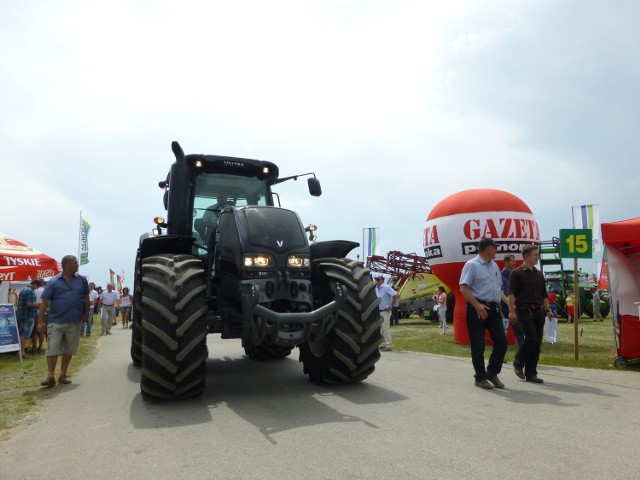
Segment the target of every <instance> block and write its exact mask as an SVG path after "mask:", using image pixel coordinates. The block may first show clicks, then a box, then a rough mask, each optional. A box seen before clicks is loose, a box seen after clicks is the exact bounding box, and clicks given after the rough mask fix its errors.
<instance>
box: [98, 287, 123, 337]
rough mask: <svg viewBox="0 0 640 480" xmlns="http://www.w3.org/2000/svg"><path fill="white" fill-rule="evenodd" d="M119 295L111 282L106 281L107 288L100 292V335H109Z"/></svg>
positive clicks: (114, 319) (113, 323)
mask: <svg viewBox="0 0 640 480" xmlns="http://www.w3.org/2000/svg"><path fill="white" fill-rule="evenodd" d="M119 301H120V295H118V292H116V291H115V290H114V289H113V283H107V289H106V290H105V291H103V292H102V293H101V294H100V305H101V307H102V308H101V310H100V323H101V324H102V335H111V327H112V326H113V325H115V324H116V303H118V302H119Z"/></svg>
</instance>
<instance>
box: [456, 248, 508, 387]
mask: <svg viewBox="0 0 640 480" xmlns="http://www.w3.org/2000/svg"><path fill="white" fill-rule="evenodd" d="M497 246H498V244H497V243H496V242H495V241H494V240H493V239H492V238H483V239H481V240H480V243H479V244H478V255H477V256H476V257H474V258H472V259H471V260H469V261H467V263H465V264H464V267H463V268H462V274H461V275H460V293H462V296H463V297H464V298H465V300H466V301H467V330H468V332H469V341H470V344H471V361H472V363H473V368H474V370H475V385H476V387H480V388H484V389H493V388H494V387H495V388H504V383H502V382H501V381H500V379H499V378H498V374H499V373H500V371H501V370H502V362H503V361H504V355H505V353H507V338H506V336H505V333H504V324H503V323H502V309H501V306H500V300H503V301H504V302H505V303H506V302H507V301H508V300H507V297H505V296H504V293H503V292H502V275H501V273H500V268H498V264H496V262H494V261H493V259H494V258H496V251H497ZM485 330H488V331H489V334H490V335H491V340H492V341H493V349H492V351H491V356H490V357H489V364H488V365H487V366H486V367H485V363H484V349H485V346H484V333H485Z"/></svg>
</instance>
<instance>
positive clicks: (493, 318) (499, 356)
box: [467, 303, 507, 380]
mask: <svg viewBox="0 0 640 480" xmlns="http://www.w3.org/2000/svg"><path fill="white" fill-rule="evenodd" d="M485 330H489V335H491V340H492V341H493V349H492V351H491V356H490V357H489V364H488V365H487V366H486V368H485V365H484V332H485ZM467 331H468V332H469V341H470V343H471V362H472V363H473V369H474V370H475V372H476V373H475V378H476V380H483V379H486V378H491V377H494V376H496V375H498V374H499V373H500V372H501V371H502V362H503V361H504V356H505V354H506V353H507V337H506V336H505V334H504V324H503V323H502V310H501V309H500V307H499V306H496V307H493V308H491V309H489V310H488V311H487V318H485V319H482V318H479V317H478V314H477V313H476V309H475V308H473V306H472V305H471V304H469V303H467Z"/></svg>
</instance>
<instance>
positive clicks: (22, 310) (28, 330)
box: [16, 280, 40, 357]
mask: <svg viewBox="0 0 640 480" xmlns="http://www.w3.org/2000/svg"><path fill="white" fill-rule="evenodd" d="M36 288H38V280H32V281H31V283H30V284H29V286H28V287H25V288H23V289H22V291H21V292H20V294H19V295H18V311H17V312H16V319H17V320H18V326H19V327H20V346H21V348H22V356H23V357H28V356H29V355H28V354H27V342H28V341H29V339H30V338H31V336H32V334H33V327H35V324H36V319H37V318H38V307H39V306H40V303H38V301H37V300H36V294H35V292H34V290H35V289H36ZM31 348H32V349H33V350H34V351H35V348H36V346H35V344H34V343H33V342H32V345H31Z"/></svg>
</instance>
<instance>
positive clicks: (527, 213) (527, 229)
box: [423, 189, 540, 344]
mask: <svg viewBox="0 0 640 480" xmlns="http://www.w3.org/2000/svg"><path fill="white" fill-rule="evenodd" d="M483 237H491V238H493V239H494V240H495V241H496V243H497V244H498V245H499V246H498V252H497V256H496V262H497V263H498V265H499V266H500V268H502V265H503V260H504V256H505V255H507V254H509V253H511V254H513V255H515V256H516V260H517V261H518V263H522V256H521V255H520V251H521V250H522V247H523V246H524V245H527V244H531V243H533V244H539V243H540V232H539V230H538V223H537V222H536V220H535V218H534V216H533V214H532V213H531V210H530V209H529V207H528V206H527V205H526V204H525V203H524V202H523V201H522V200H520V199H519V198H518V197H516V196H515V195H512V194H511V193H507V192H504V191H502V190H493V189H476V190H465V191H463V192H458V193H455V194H453V195H451V196H449V197H447V198H445V199H444V200H442V201H441V202H440V203H438V204H437V205H436V206H435V207H434V208H433V210H431V212H430V213H429V215H428V216H427V223H426V225H425V229H424V237H423V245H424V254H425V256H426V257H427V260H428V261H429V265H430V266H431V270H432V271H433V273H434V274H435V275H436V276H437V277H438V278H439V279H440V280H442V281H443V282H444V283H445V284H446V285H447V286H448V287H449V288H450V289H451V291H452V292H453V293H454V295H455V298H456V308H455V311H454V317H453V326H454V340H455V342H456V343H459V344H469V334H468V332H467V320H466V309H465V299H464V297H462V294H461V293H460V285H459V281H460V273H461V272H462V267H463V266H464V264H465V262H466V261H467V260H470V259H472V258H473V257H475V256H476V255H477V254H478V249H477V245H478V242H479V241H480V239H481V238H483ZM513 341H514V337H513V333H512V332H511V331H510V333H509V343H513Z"/></svg>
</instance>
